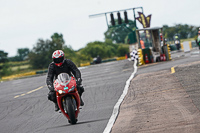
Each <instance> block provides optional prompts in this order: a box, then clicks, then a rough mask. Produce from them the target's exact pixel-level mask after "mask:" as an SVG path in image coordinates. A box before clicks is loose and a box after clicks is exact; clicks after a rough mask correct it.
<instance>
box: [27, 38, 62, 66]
mask: <svg viewBox="0 0 200 133" xmlns="http://www.w3.org/2000/svg"><path fill="white" fill-rule="evenodd" d="M62 48H63V42H60V41H54V40H48V39H47V40H46V41H44V40H43V39H39V40H38V42H37V44H36V45H35V46H34V47H33V49H32V50H31V52H30V53H29V59H30V64H31V66H32V67H33V68H34V69H44V68H47V67H48V65H49V63H50V62H52V53H53V52H54V51H55V50H61V49H62Z"/></svg>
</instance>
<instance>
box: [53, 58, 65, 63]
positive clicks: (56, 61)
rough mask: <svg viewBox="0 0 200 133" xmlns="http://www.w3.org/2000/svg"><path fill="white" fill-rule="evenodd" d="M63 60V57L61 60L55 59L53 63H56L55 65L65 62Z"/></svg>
mask: <svg viewBox="0 0 200 133" xmlns="http://www.w3.org/2000/svg"><path fill="white" fill-rule="evenodd" d="M63 60H64V57H61V58H53V62H54V63H61V62H63Z"/></svg>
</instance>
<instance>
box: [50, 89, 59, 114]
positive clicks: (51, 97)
mask: <svg viewBox="0 0 200 133" xmlns="http://www.w3.org/2000/svg"><path fill="white" fill-rule="evenodd" d="M48 99H49V100H50V101H52V102H54V103H55V111H58V110H59V107H58V103H57V100H56V92H55V91H50V92H49V93H48Z"/></svg>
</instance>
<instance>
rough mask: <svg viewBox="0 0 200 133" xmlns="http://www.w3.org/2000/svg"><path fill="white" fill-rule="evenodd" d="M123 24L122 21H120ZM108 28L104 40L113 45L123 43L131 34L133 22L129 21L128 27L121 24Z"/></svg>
mask: <svg viewBox="0 0 200 133" xmlns="http://www.w3.org/2000/svg"><path fill="white" fill-rule="evenodd" d="M122 22H124V20H122ZM115 23H118V21H117V19H116V20H115ZM109 27H111V28H109V29H108V30H107V31H106V32H105V33H104V36H105V39H110V40H112V41H113V42H114V43H125V39H126V37H127V36H128V34H129V33H131V29H136V28H135V21H132V20H129V25H126V26H125V24H122V25H118V26H114V27H112V26H111V25H109Z"/></svg>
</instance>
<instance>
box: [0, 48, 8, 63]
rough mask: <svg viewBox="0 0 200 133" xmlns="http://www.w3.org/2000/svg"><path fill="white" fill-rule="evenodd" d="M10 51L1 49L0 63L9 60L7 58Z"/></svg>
mask: <svg viewBox="0 0 200 133" xmlns="http://www.w3.org/2000/svg"><path fill="white" fill-rule="evenodd" d="M7 56H8V53H6V52H4V51H2V50H0V63H5V62H7V61H8V59H7Z"/></svg>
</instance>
